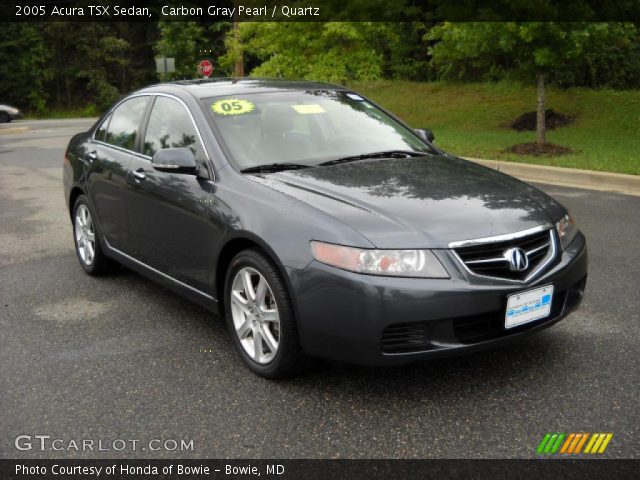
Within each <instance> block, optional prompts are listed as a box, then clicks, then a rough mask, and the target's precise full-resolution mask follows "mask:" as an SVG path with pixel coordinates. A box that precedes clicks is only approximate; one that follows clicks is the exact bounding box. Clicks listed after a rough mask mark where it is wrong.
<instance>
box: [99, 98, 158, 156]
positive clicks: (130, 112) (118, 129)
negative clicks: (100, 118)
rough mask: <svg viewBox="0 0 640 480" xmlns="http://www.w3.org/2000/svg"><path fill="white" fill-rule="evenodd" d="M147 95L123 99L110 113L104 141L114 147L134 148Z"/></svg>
mask: <svg viewBox="0 0 640 480" xmlns="http://www.w3.org/2000/svg"><path fill="white" fill-rule="evenodd" d="M147 99H148V98H147V97H134V98H130V99H129V100H125V101H124V102H123V103H121V104H120V105H119V106H118V107H117V108H116V109H115V110H114V111H113V113H112V114H111V121H110V122H109V127H108V128H107V135H106V138H105V141H106V142H107V143H109V144H111V145H115V146H116V147H121V148H125V149H127V150H135V145H136V135H137V134H138V129H139V128H140V120H142V116H143V115H144V111H145V108H146V106H147Z"/></svg>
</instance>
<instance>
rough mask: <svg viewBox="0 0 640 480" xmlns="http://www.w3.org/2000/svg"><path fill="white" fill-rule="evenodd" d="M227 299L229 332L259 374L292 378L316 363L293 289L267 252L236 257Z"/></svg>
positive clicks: (248, 251)
mask: <svg viewBox="0 0 640 480" xmlns="http://www.w3.org/2000/svg"><path fill="white" fill-rule="evenodd" d="M247 275H248V277H249V279H250V283H251V287H250V288H249V290H250V294H249V295H247V293H246V292H247V288H248V287H247V283H246V282H247V281H248V280H247ZM262 281H265V282H266V287H264V286H263V284H262V283H261V282H262ZM262 292H264V295H261V293H262ZM251 294H253V295H251ZM250 296H251V299H249V297H250ZM260 297H261V298H260ZM224 300H225V301H224V305H225V317H226V319H227V327H228V329H229V333H230V334H231V337H232V338H233V341H234V344H235V346H236V349H237V350H238V352H239V354H240V357H241V358H242V360H243V361H244V363H245V364H246V365H247V366H248V367H249V368H250V369H251V370H252V371H253V372H255V373H257V374H258V375H260V376H263V377H267V378H286V377H290V376H292V375H294V374H296V373H299V372H301V371H302V370H304V369H306V368H307V367H308V366H310V365H311V364H312V360H311V359H310V358H309V357H307V356H306V355H305V354H304V352H303V351H302V348H301V346H300V341H299V337H298V327H297V324H296V319H295V314H294V311H293V307H292V303H291V297H290V296H289V292H288V291H287V287H286V285H285V283H284V281H283V279H282V277H281V275H280V272H279V271H278V268H277V267H276V266H275V265H274V264H273V262H272V261H271V260H269V259H268V258H267V257H266V256H265V255H264V254H263V253H262V252H260V251H259V250H254V249H250V250H244V251H242V252H240V253H239V254H238V255H236V256H235V257H234V258H233V260H232V261H231V263H230V265H229V269H228V270H227V275H226V279H225V289H224ZM242 300H244V302H243V301H242ZM276 318H277V320H278V321H277V322H276V321H275V319H276ZM256 337H257V339H256ZM257 345H259V348H256V346H257ZM274 346H275V349H274ZM274 350H275V351H274Z"/></svg>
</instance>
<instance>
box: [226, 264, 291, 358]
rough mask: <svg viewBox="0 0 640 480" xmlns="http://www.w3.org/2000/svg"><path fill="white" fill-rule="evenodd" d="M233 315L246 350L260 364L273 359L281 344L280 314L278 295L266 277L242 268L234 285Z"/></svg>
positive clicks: (236, 328)
mask: <svg viewBox="0 0 640 480" xmlns="http://www.w3.org/2000/svg"><path fill="white" fill-rule="evenodd" d="M230 301H231V317H232V319H233V325H234V327H235V332H236V335H237V336H238V339H239V340H240V344H241V345H242V348H243V350H244V351H245V353H246V354H247V355H248V356H249V357H251V359H253V361H255V362H256V363H259V364H262V365H264V364H267V363H269V362H271V361H272V360H273V359H274V357H275V356H276V353H277V352H278V347H279V345H280V316H279V314H278V306H277V304H276V300H275V297H274V295H273V292H272V290H271V287H270V286H269V283H268V282H267V280H266V279H265V278H264V276H263V275H262V274H261V273H260V272H258V271H257V270H256V269H254V268H251V267H244V268H241V269H240V270H239V271H238V272H237V273H236V275H235V277H234V279H233V283H232V285H231V299H230Z"/></svg>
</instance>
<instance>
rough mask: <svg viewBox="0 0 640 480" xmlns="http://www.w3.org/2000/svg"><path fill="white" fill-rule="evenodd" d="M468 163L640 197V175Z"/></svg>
mask: <svg viewBox="0 0 640 480" xmlns="http://www.w3.org/2000/svg"><path fill="white" fill-rule="evenodd" d="M465 159H466V160H470V161H472V162H475V163H479V164H480V165H484V166H485V167H489V168H493V169H494V170H498V171H499V172H502V173H506V174H508V175H513V176H514V177H517V178H519V179H520V180H524V181H526V182H539V183H546V184H550V185H560V186H564V187H574V188H585V189H587V190H601V191H605V192H615V193H623V194H626V195H639V196H640V175H625V174H622V173H609V172H596V171H593V170H580V169H577V168H561V167H549V166H546V165H532V164H528V163H516V162H504V161H500V160H484V159H482V158H467V157H465Z"/></svg>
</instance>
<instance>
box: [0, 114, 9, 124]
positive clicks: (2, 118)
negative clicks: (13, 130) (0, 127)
mask: <svg viewBox="0 0 640 480" xmlns="http://www.w3.org/2000/svg"><path fill="white" fill-rule="evenodd" d="M0 123H11V117H10V116H9V114H8V113H7V112H0Z"/></svg>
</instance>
